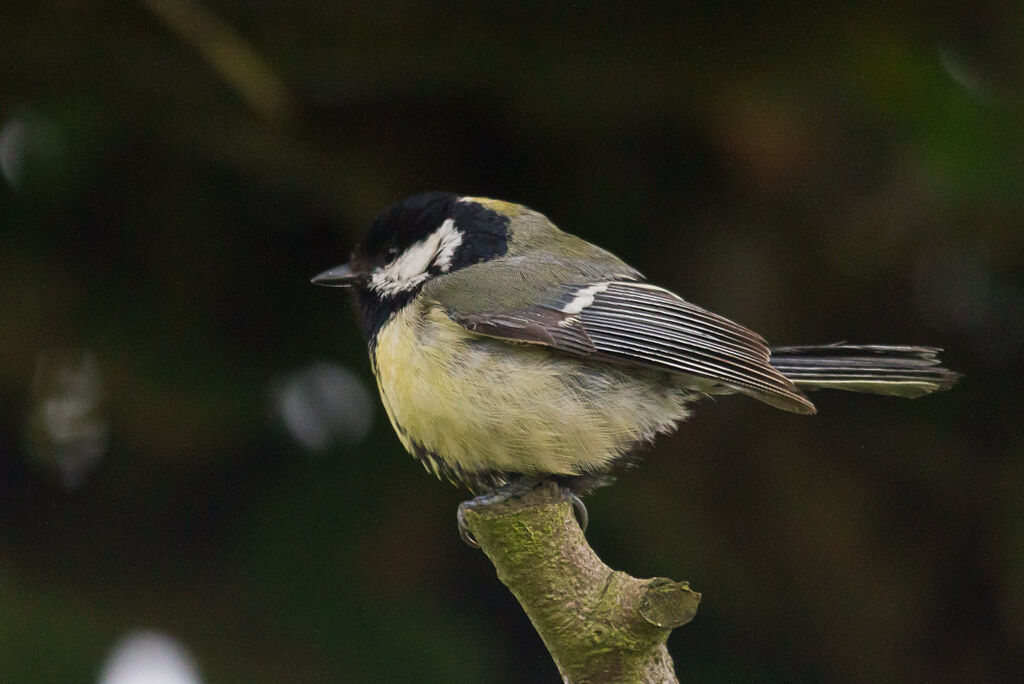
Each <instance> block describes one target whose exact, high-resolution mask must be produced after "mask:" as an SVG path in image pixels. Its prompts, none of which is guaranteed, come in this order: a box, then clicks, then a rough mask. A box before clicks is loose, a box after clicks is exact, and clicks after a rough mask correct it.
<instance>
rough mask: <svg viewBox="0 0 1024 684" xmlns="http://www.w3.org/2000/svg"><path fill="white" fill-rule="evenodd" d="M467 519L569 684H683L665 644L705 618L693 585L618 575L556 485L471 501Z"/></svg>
mask: <svg viewBox="0 0 1024 684" xmlns="http://www.w3.org/2000/svg"><path fill="white" fill-rule="evenodd" d="M460 512H461V514H462V515H463V517H464V520H465V523H466V525H467V527H468V528H469V530H470V531H471V532H472V533H473V536H474V537H475V538H476V540H477V542H478V543H479V544H480V548H481V549H483V552H484V553H485V554H487V557H488V558H490V560H491V562H492V563H493V564H494V567H495V569H496V570H497V572H498V579H500V580H501V581H502V583H504V584H505V586H507V587H508V588H509V589H510V590H511V591H512V593H513V594H514V595H515V597H516V598H517V599H518V600H519V603H520V605H522V607H523V610H525V611H526V614H527V615H528V616H529V618H530V620H531V621H532V622H533V626H534V627H535V628H536V630H537V632H538V633H539V634H540V637H541V639H543V640H544V644H545V646H547V648H548V651H549V652H550V653H551V656H552V658H554V660H555V664H556V665H557V666H558V670H559V672H561V674H562V677H563V680H564V681H565V682H569V683H571V684H606V683H609V682H676V681H678V680H677V679H676V677H675V673H674V670H673V666H672V659H671V658H670V657H669V655H668V649H667V648H666V647H665V642H666V640H667V639H668V635H669V633H671V631H672V629H673V628H675V627H678V626H680V625H684V624H686V623H687V622H689V621H690V620H692V619H693V616H694V614H695V613H696V612H697V604H698V603H699V602H700V594H699V593H697V592H694V591H691V590H690V587H689V584H687V583H686V582H679V583H677V582H673V581H672V580H668V579H664V578H654V579H645V580H640V579H636V578H634V577H630V576H629V575H627V574H625V573H624V572H619V571H615V570H612V569H611V568H609V567H608V566H607V565H605V564H604V563H603V562H602V561H601V559H600V558H598V557H597V554H595V553H594V550H593V549H591V548H590V545H589V544H587V540H586V538H585V537H584V536H583V532H582V530H580V527H579V525H578V524H577V523H576V518H575V517H574V516H573V512H572V507H571V505H570V503H569V498H568V496H567V495H566V493H565V492H563V491H562V490H561V489H560V488H559V487H558V486H557V485H556V484H555V483H553V482H545V483H544V484H542V485H541V486H539V487H536V488H535V489H532V490H530V491H529V492H527V493H525V494H523V495H522V496H518V497H513V498H510V499H508V500H506V501H501V502H497V503H490V502H489V503H480V502H478V501H476V500H474V501H467V502H464V503H463V504H462V505H461V506H460Z"/></svg>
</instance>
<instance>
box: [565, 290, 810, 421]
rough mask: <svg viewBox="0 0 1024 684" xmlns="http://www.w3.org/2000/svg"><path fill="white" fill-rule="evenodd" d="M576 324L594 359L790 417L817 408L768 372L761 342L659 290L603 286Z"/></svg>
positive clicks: (773, 371)
mask: <svg viewBox="0 0 1024 684" xmlns="http://www.w3.org/2000/svg"><path fill="white" fill-rule="evenodd" d="M578 318H579V322H580V324H581V325H582V327H583V330H584V331H586V333H587V335H588V337H589V338H590V339H591V341H592V342H593V344H594V347H595V349H596V350H597V352H598V353H599V354H602V355H608V356H611V357H615V358H621V359H625V360H628V361H631V362H633V363H638V364H641V365H649V366H652V367H655V368H662V369H666V370H672V371H675V372H677V373H682V374H685V375H692V376H695V377H698V378H703V379H707V380H712V381H714V382H715V383H720V384H722V385H725V386H726V387H730V388H732V389H735V390H737V391H740V392H743V393H745V394H749V395H751V396H753V397H755V398H757V399H760V400H761V401H764V402H766V403H768V404H771V405H772V406H776V407H778V408H781V409H784V410H787V411H793V412H796V413H814V405H813V404H812V403H811V402H810V401H808V399H807V398H806V397H804V396H803V394H801V393H800V391H799V390H798V389H797V388H796V387H795V386H794V384H793V383H792V381H790V380H789V379H787V378H786V377H785V376H784V375H782V373H780V372H779V371H778V370H776V369H775V368H773V367H772V365H771V363H770V361H769V358H770V356H771V352H770V350H769V349H768V346H767V344H766V343H765V341H764V339H762V338H761V336H760V335H758V334H757V333H755V332H752V331H750V330H748V329H747V328H744V327H743V326H741V325H739V324H737V323H733V322H732V321H730V320H729V319H727V318H723V317H722V316H719V315H717V314H714V313H711V312H710V311H707V310H705V309H702V308H701V307H699V306H696V305H695V304H691V303H690V302H687V301H686V300H684V299H682V298H681V297H679V296H678V295H676V294H674V293H672V292H670V291H668V290H665V289H664V288H660V287H656V286H654V285H648V284H646V283H636V282H613V283H608V285H607V287H606V288H604V289H602V290H601V291H600V292H598V293H596V294H595V295H594V298H593V302H592V303H590V304H589V305H588V306H585V307H583V308H582V309H581V310H580V313H579V314H578Z"/></svg>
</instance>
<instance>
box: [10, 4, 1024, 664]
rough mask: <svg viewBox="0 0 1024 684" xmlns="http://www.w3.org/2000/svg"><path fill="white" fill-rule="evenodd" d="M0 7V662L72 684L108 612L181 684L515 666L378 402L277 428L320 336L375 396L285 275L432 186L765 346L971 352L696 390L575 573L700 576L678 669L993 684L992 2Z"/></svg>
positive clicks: (608, 511)
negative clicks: (807, 406) (924, 391)
mask: <svg viewBox="0 0 1024 684" xmlns="http://www.w3.org/2000/svg"><path fill="white" fill-rule="evenodd" d="M0 26H3V27H4V29H5V30H4V32H3V33H4V40H3V41H0V74H3V77H2V82H0V172H2V177H0V231H2V237H3V242H2V249H0V273H2V274H3V277H2V279H0V681H4V682H28V683H35V682H69V681H89V680H91V679H92V680H94V679H95V678H96V677H97V676H98V675H99V672H100V670H101V668H102V666H103V662H104V659H105V658H106V657H107V655H108V654H109V653H110V651H111V649H113V647H114V645H115V643H116V642H117V641H118V640H119V639H121V638H122V637H123V636H124V635H125V634H128V633H130V632H132V631H133V630H136V629H140V628H147V629H152V630H157V631H159V632H162V633H166V634H168V635H170V636H172V637H173V638H175V639H177V640H178V641H179V642H180V643H182V644H183V645H185V646H186V647H187V648H188V649H189V650H190V651H191V653H192V654H193V656H194V658H195V660H196V663H197V665H198V668H199V670H200V672H201V673H202V675H203V677H204V680H205V681H208V682H233V681H237V682H282V681H288V682H307V681H308V682H312V681H354V682H362V681H380V682H410V681H415V682H481V681H487V682H534V681H553V680H554V678H555V676H556V673H555V670H554V667H553V665H552V664H551V663H550V661H549V659H548V657H547V654H546V652H545V651H544V649H543V647H542V645H541V644H540V642H539V639H538V638H537V637H536V635H535V634H534V633H533V632H532V629H531V628H530V625H529V624H528V622H527V620H526V618H525V617H524V616H523V615H522V614H521V612H520V611H519V609H518V606H517V605H516V604H515V602H514V600H513V599H512V598H511V596H509V595H508V594H507V592H506V591H505V590H504V588H503V587H501V586H500V585H499V583H498V582H497V580H496V579H495V577H494V575H493V569H492V568H491V567H490V565H489V564H488V563H487V562H486V559H484V557H483V556H482V555H480V554H479V553H475V552H473V551H471V550H469V549H468V548H466V547H464V546H463V545H462V544H461V543H460V542H459V541H458V537H457V535H456V533H455V518H454V512H455V506H456V504H457V502H458V501H459V499H460V497H462V496H464V493H463V492H459V491H456V490H454V489H452V488H450V487H449V486H447V485H445V484H440V483H438V482H435V481H433V480H432V479H431V478H430V477H429V476H427V475H426V474H424V473H423V472H422V471H421V469H420V468H419V467H418V466H417V465H416V464H415V463H414V462H413V461H412V460H411V459H409V458H408V457H406V456H405V455H404V454H403V453H401V449H400V447H399V445H398V442H397V440H396V439H395V437H394V436H393V435H392V434H391V429H390V427H389V426H388V424H387V420H386V419H385V418H384V415H383V413H382V411H380V409H379V408H377V407H376V404H373V406H374V409H373V410H374V411H375V418H374V423H373V428H372V430H371V431H370V432H369V433H366V432H365V431H362V432H359V431H356V432H349V433H344V434H341V435H340V436H339V434H336V433H334V432H329V431H328V432H327V433H323V434H320V433H316V432H315V429H317V428H318V425H319V427H320V428H323V429H327V428H329V427H330V425H327V427H326V428H325V427H324V425H320V424H317V423H315V421H314V422H311V423H309V424H307V425H305V428H306V429H307V430H314V432H313V433H306V434H307V440H306V441H305V442H303V441H302V439H300V438H299V433H296V426H295V425H294V424H293V423H288V421H287V420H285V419H284V417H283V416H286V415H292V416H293V419H294V417H295V416H299V417H300V418H301V417H302V416H314V417H318V419H323V420H324V421H327V420H328V419H331V420H333V418H331V416H333V415H334V414H332V413H331V411H332V409H331V407H332V406H335V405H336V404H337V401H336V400H337V396H336V395H332V394H331V392H332V391H336V390H337V387H338V386H337V385H333V384H331V383H330V382H328V381H327V380H317V379H316V377H320V376H316V377H314V378H313V379H312V380H310V379H309V378H310V377H311V376H309V373H308V371H307V372H306V375H303V372H304V371H303V369H310V368H322V367H323V366H316V365H315V364H322V362H329V363H331V364H334V365H335V366H340V367H343V368H347V369H351V370H352V371H353V372H355V373H356V374H357V375H358V377H360V378H361V379H362V381H363V382H364V383H366V386H367V387H368V388H370V389H371V391H372V384H371V383H372V380H371V378H370V375H369V369H368V367H367V363H366V360H365V350H364V347H363V342H362V340H361V339H360V338H359V336H358V333H357V330H356V328H355V326H354V323H353V319H352V314H351V311H350V309H349V307H348V303H347V302H346V301H344V299H343V297H341V296H339V294H338V293H337V292H336V291H329V290H324V289H321V288H313V287H310V286H309V285H308V282H307V281H308V278H309V277H310V276H311V275H313V274H314V273H316V272H318V271H320V270H322V269H324V268H326V267H329V266H332V265H334V264H336V263H338V262H340V261H342V260H343V258H344V254H345V253H346V252H347V251H348V250H349V249H351V248H352V246H353V245H354V244H355V242H356V241H357V240H358V239H359V237H360V236H361V235H362V233H363V232H364V231H365V230H366V228H367V227H368V225H369V223H370V221H371V220H372V218H373V216H374V215H375V214H376V212H377V211H378V210H379V209H380V208H382V207H383V206H384V205H385V204H387V203H389V202H391V201H393V200H396V199H399V198H401V197H403V196H405V195H408V194H411V193H413V192H418V191H422V190H427V189H447V190H453V191H456V192H461V193H466V194H475V195H490V196H496V197H500V198H504V199H510V200H514V201H519V202H523V203H526V204H528V205H530V206H533V207H534V208H537V209H539V210H541V211H544V212H545V213H547V214H548V215H549V216H551V217H552V219H553V220H555V221H556V223H558V224H559V225H561V226H562V227H563V228H565V229H567V230H570V231H572V232H576V233H578V234H580V235H582V236H584V237H586V238H588V239H591V240H593V241H595V242H597V243H599V244H601V245H603V246H605V247H607V248H609V249H611V250H613V251H615V252H616V253H618V254H619V255H620V256H622V257H623V258H625V259H627V260H628V261H630V262H632V263H633V264H635V265H636V266H637V267H638V268H640V269H641V270H643V271H644V272H645V273H646V274H647V275H648V276H649V277H650V278H651V279H652V280H654V281H656V282H658V283H660V284H664V285H666V286H669V287H671V288H673V289H675V290H677V291H678V292H680V293H682V294H683V295H684V296H686V297H687V298H689V299H691V300H693V301H695V302H698V303H700V304H702V305H704V306H707V307H708V308H711V309H712V310H715V311H717V312H720V313H722V314H725V315H727V316H729V317H731V318H734V319H736V320H738V321H740V322H742V323H744V324H746V325H748V326H750V327H752V328H753V329H755V330H758V331H759V332H761V333H763V334H764V335H765V336H766V337H767V338H768V339H769V340H770V341H772V342H773V343H776V344H785V343H815V342H829V341H836V340H849V341H852V342H875V343H885V342H889V343H918V344H936V345H942V346H944V347H946V349H947V353H946V358H947V360H948V363H949V365H950V366H951V367H953V368H955V369H957V370H959V371H962V372H964V373H966V376H965V378H964V380H963V381H962V383H961V385H960V386H959V387H957V388H956V389H955V390H954V391H953V392H950V393H947V394H944V395H942V396H936V397H930V398H927V399H922V400H920V401H914V402H909V401H900V400H896V399H889V398H881V397H864V396H843V395H828V394H823V395H820V396H818V397H816V401H817V403H818V405H819V410H820V414H819V415H818V416H816V417H814V418H801V417H795V416H792V415H787V414H781V413H779V412H774V411H771V410H769V409H767V408H766V407H764V406H760V405H756V404H754V403H753V402H750V401H747V400H744V399H739V398H734V399H728V400H721V401H717V402H714V403H711V402H708V403H706V404H704V405H701V406H699V407H698V410H697V415H696V417H695V418H694V419H693V420H692V421H690V422H689V423H687V424H685V425H683V426H682V428H681V429H680V431H679V432H678V433H677V434H676V435H675V436H673V437H671V438H668V439H663V440H661V441H660V442H659V443H658V444H657V445H656V447H654V448H653V449H651V450H650V451H649V452H648V454H647V456H646V459H645V463H644V464H643V466H642V468H640V469H639V470H637V471H630V472H627V473H623V474H622V476H621V478H620V481H619V482H618V483H617V484H616V485H615V486H614V487H611V488H607V489H605V490H602V491H600V492H598V493H596V494H595V495H593V496H592V497H590V499H589V501H588V504H589V506H590V510H591V531H590V538H591V540H592V543H593V545H594V547H595V548H596V549H597V550H598V552H599V553H601V555H602V556H603V557H604V558H605V559H606V560H607V561H608V562H609V563H611V564H612V565H613V566H615V567H620V568H622V569H625V570H628V571H629V572H631V573H632V574H634V575H638V576H643V575H665V576H669V577H673V578H676V579H680V580H681V579H686V580H690V581H691V582H692V584H693V586H694V588H695V589H696V590H698V591H701V592H703V594H704V601H703V603H702V606H701V611H700V613H699V614H698V616H697V618H696V620H695V621H694V622H693V623H691V624H690V625H687V626H686V627H684V628H683V629H681V630H679V632H678V633H677V634H676V635H675V636H674V637H673V640H672V643H671V647H672V649H673V653H674V656H675V659H676V666H677V670H678V672H679V675H680V678H681V680H683V681H687V680H689V681H705V682H717V681H721V682H772V681H778V682H818V681H842V682H877V681H958V682H997V681H1007V682H1010V681H1021V680H1022V679H1024V656H1022V653H1024V619H1022V617H1021V616H1022V615H1024V458H1022V457H1024V444H1022V429H1021V414H1022V411H1024V391H1022V389H1021V384H1020V379H1021V377H1024V231H1022V223H1024V42H1022V39H1021V35H1022V31H1024V11H1022V10H1021V8H1020V7H1019V6H1018V5H1016V4H1014V3H1000V2H984V1H983V2H974V3H948V4H942V5H941V6H932V5H928V4H926V3H925V4H922V3H914V2H909V1H906V2H889V3H852V2H851V3H839V4H829V5H820V4H816V3H804V4H801V3H796V4H793V3H769V4H761V5H753V4H750V3H724V4H723V3H707V4H705V5H701V6H693V5H684V6H676V5H672V4H669V3H654V4H650V5H648V4H646V3H635V2H634V3H629V4H628V5H619V4H613V3H601V4H589V3H588V4H578V5H569V4H564V5H563V4H554V5H553V4H549V3H538V2H529V3H522V4H516V5H508V4H505V5H498V4H476V3H462V2H454V3H453V2H445V3H440V2H380V3H317V2H312V3H301V4H296V3H275V2H255V3H254V2H239V1H238V0H220V1H218V2H216V3H207V4H205V5H196V4H193V3H171V2H166V1H165V0H144V1H143V2H140V3H137V4H133V3H113V4H110V3H101V2H95V1H91V0H77V1H73V2H71V1H64V2H57V3H31V2H26V1H24V0H8V1H7V2H5V3H3V5H2V6H0ZM332 367H334V366H332ZM331 377H334V378H337V377H341V376H340V375H338V374H337V373H335V375H333V376H331ZM295 378H300V379H302V378H306V380H303V381H302V382H300V384H298V385H293V384H289V383H290V382H292V381H294V380H295ZM302 383H305V384H302ZM282 388H292V389H294V390H295V391H294V392H293V393H291V394H289V395H288V396H289V397H291V398H292V399H294V400H295V401H296V402H298V403H296V404H289V405H290V406H292V408H293V409H295V411H294V412H293V413H292V414H287V412H286V411H283V410H282V406H284V405H285V403H283V402H284V399H282V397H283V396H284V394H282ZM332 388H334V389H332ZM343 396H345V397H348V396H349V395H348V394H344V395H343ZM353 396H355V395H353ZM352 401H353V402H354V401H355V399H352ZM339 420H340V418H339ZM289 425H290V426H291V429H290V430H289ZM325 425H326V423H325ZM352 429H353V430H354V429H355V428H352ZM318 435H319V436H318ZM345 435H347V436H345ZM318 439H320V441H319V442H318V441H317V440H318ZM323 439H327V440H328V442H324V441H323ZM325 443H330V444H332V445H333V446H330V447H328V448H326V449H324V448H321V447H316V446H315V445H316V444H320V445H321V446H322V445H323V444H325ZM304 445H305V446H304Z"/></svg>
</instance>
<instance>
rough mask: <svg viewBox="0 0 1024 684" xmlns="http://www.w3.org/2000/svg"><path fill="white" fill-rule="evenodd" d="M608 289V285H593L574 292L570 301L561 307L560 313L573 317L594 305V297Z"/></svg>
mask: <svg viewBox="0 0 1024 684" xmlns="http://www.w3.org/2000/svg"><path fill="white" fill-rule="evenodd" d="M607 289H608V283H595V284H593V285H591V286H590V287H584V288H581V289H579V290H576V292H575V294H574V295H573V298H572V301H570V302H569V303H568V304H566V305H565V306H563V307H562V313H567V314H569V315H570V316H574V315H576V314H578V313H580V312H581V311H583V310H584V309H586V308H587V307H588V306H590V305H591V304H593V303H594V295H596V294H597V293H598V292H604V291H605V290H607Z"/></svg>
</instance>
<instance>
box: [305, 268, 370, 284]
mask: <svg viewBox="0 0 1024 684" xmlns="http://www.w3.org/2000/svg"><path fill="white" fill-rule="evenodd" d="M357 280H359V276H357V275H356V274H355V273H353V272H352V267H351V266H349V265H348V264H342V265H341V266H335V267H334V268H332V269H328V270H326V271H324V272H323V273H320V274H319V275H315V276H313V277H312V278H311V279H310V281H309V282H311V283H313V284H314V285H325V286H327V287H351V286H352V285H355V284H356V281H357Z"/></svg>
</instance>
